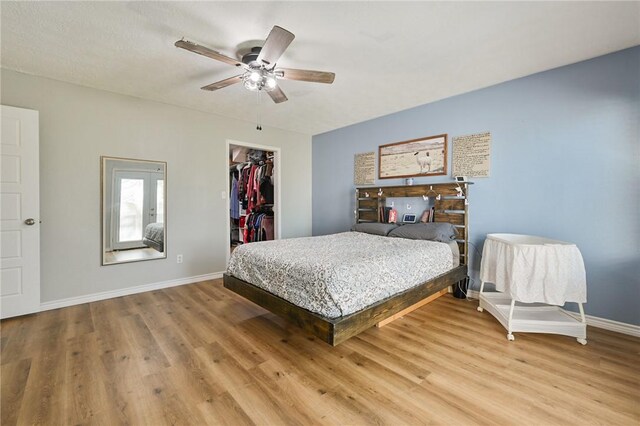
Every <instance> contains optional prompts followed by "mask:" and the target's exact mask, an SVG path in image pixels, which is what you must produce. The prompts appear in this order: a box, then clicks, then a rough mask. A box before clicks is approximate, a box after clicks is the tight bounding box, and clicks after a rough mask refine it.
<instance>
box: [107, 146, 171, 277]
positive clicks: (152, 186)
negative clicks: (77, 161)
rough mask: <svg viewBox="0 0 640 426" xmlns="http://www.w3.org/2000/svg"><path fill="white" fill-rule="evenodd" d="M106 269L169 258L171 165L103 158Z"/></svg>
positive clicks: (128, 159) (160, 162)
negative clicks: (168, 232) (169, 175)
mask: <svg viewBox="0 0 640 426" xmlns="http://www.w3.org/2000/svg"><path fill="white" fill-rule="evenodd" d="M100 163H101V167H100V171H101V193H100V195H101V204H102V206H101V212H102V265H114V264H118V263H128V262H139V261H142V260H153V259H165V258H166V257H167V240H166V230H167V221H166V217H167V163H166V162H164V161H150V160H134V159H130V158H117V157H100Z"/></svg>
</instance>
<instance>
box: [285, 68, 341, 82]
mask: <svg viewBox="0 0 640 426" xmlns="http://www.w3.org/2000/svg"><path fill="white" fill-rule="evenodd" d="M280 71H281V72H282V73H283V74H282V77H281V78H284V79H285V80H298V81H310V82H312V83H326V84H331V83H333V80H334V79H335V78H336V75H335V74H334V73H332V72H325V71H311V70H295V69H292V68H278V69H277V70H276V75H277V74H278V72H280Z"/></svg>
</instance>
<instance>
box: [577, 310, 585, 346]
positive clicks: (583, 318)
mask: <svg viewBox="0 0 640 426" xmlns="http://www.w3.org/2000/svg"><path fill="white" fill-rule="evenodd" d="M578 308H579V309H580V321H582V323H583V324H586V323H587V318H586V317H585V316H584V307H583V306H582V303H578ZM586 337H587V333H586V332H585V338H584V339H582V338H580V337H578V338H577V339H576V340H577V341H578V343H580V344H581V345H586V344H587V339H586Z"/></svg>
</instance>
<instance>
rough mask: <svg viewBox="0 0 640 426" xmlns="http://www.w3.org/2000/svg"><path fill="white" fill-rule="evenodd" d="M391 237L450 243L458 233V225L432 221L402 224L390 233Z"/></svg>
mask: <svg viewBox="0 0 640 426" xmlns="http://www.w3.org/2000/svg"><path fill="white" fill-rule="evenodd" d="M388 235H389V236H390V237H399V238H409V239H411V240H432V241H441V242H443V243H448V242H449V241H451V240H455V239H456V236H457V235H458V231H457V230H456V227H455V226H453V225H452V224H450V223H442V222H430V223H411V224H407V225H402V226H399V227H397V228H396V229H394V230H392V231H391V232H389V234H388Z"/></svg>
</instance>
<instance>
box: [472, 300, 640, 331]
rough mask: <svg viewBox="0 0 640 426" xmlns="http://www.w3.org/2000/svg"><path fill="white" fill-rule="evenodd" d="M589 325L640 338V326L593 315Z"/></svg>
mask: <svg viewBox="0 0 640 426" xmlns="http://www.w3.org/2000/svg"><path fill="white" fill-rule="evenodd" d="M467 294H468V296H469V297H471V298H473V299H477V298H478V297H480V292H479V291H477V290H469V291H468V292H467ZM565 312H566V313H568V314H569V315H571V316H573V317H574V318H576V319H580V314H579V313H577V312H573V311H567V310H565ZM585 319H586V320H587V325H589V326H591V327H596V328H602V329H603V330H609V331H615V332H616V333H622V334H627V335H629V336H634V337H640V325H634V324H627V323H625V322H619V321H613V320H610V319H606V318H600V317H594V316H592V315H585Z"/></svg>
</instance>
